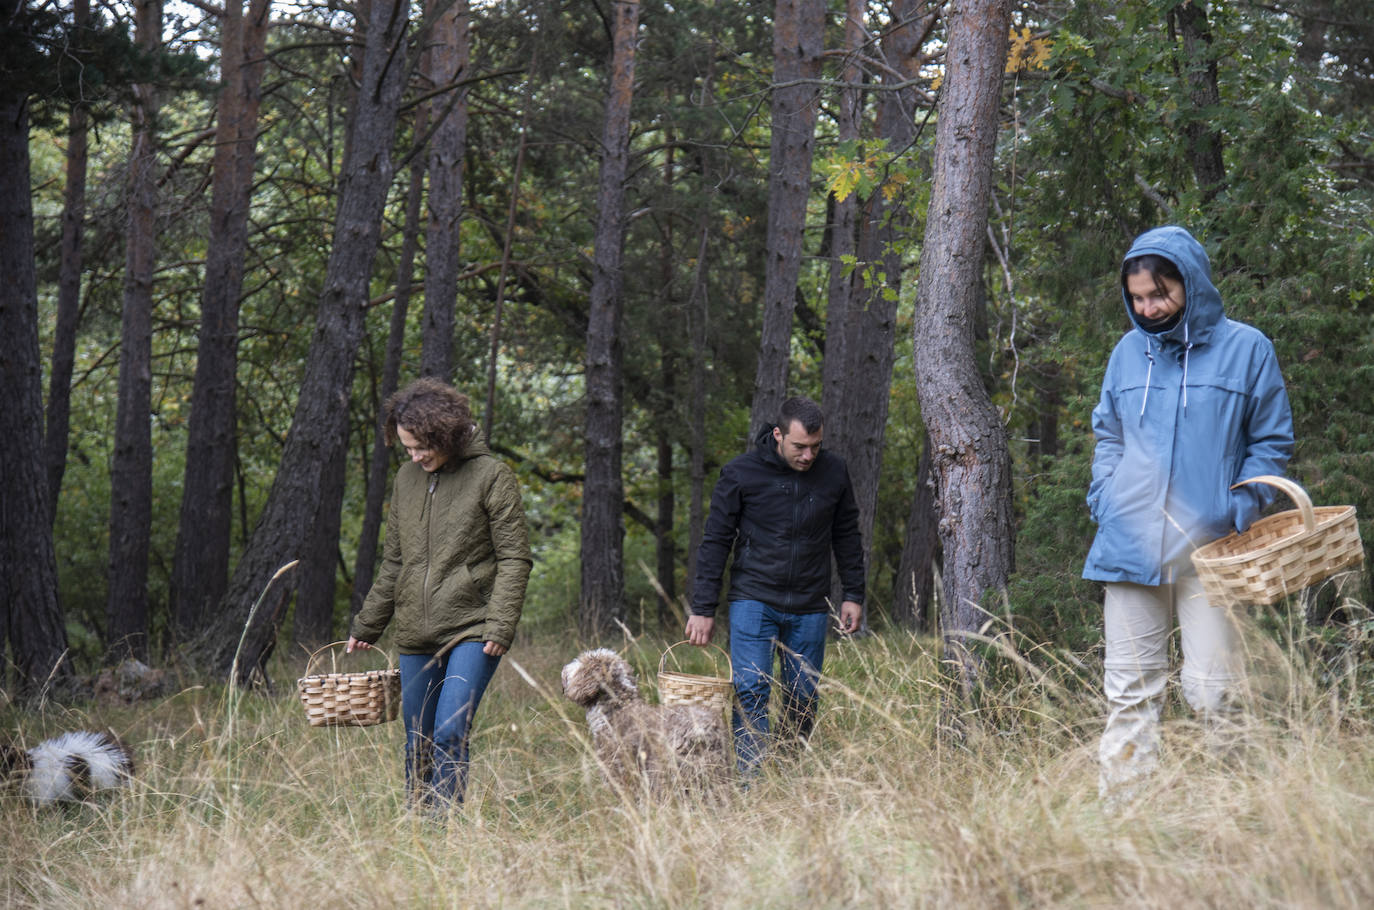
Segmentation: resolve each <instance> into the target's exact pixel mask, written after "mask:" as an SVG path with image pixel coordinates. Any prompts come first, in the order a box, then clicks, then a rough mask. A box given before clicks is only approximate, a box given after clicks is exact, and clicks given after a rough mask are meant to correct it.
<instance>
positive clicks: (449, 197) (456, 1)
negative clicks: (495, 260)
mask: <svg viewBox="0 0 1374 910" xmlns="http://www.w3.org/2000/svg"><path fill="white" fill-rule="evenodd" d="M439 7H442V11H441V12H440V13H439V16H438V20H437V21H436V22H435V24H434V30H433V33H432V35H431V41H430V47H429V49H428V50H427V52H426V56H427V57H428V66H427V67H426V69H427V71H428V75H429V78H430V81H431V82H432V84H433V85H434V86H435V87H438V86H443V85H448V84H451V83H453V82H456V81H457V80H458V79H460V78H462V77H463V76H465V75H466V74H467V67H468V55H469V47H470V41H469V33H468V5H467V0H431V11H433V10H434V9H435V8H439ZM450 92H451V94H444V95H439V96H438V97H437V98H435V99H434V100H433V101H432V102H431V109H432V111H433V112H434V114H435V116H437V117H438V118H439V119H438V125H437V127H436V129H435V131H434V135H433V137H431V139H430V146H429V229H428V231H427V234H426V241H425V312H424V330H423V343H422V345H421V350H420V374H421V375H422V376H437V377H438V378H440V379H443V380H444V381H445V382H449V381H452V379H453V326H454V311H455V310H456V309H457V305H458V269H459V267H460V266H461V264H462V263H461V262H460V261H459V259H458V255H459V226H460V222H461V221H462V218H463V155H464V154H465V150H466V147H467V133H468V102H467V96H468V90H467V88H466V87H465V86H459V87H457V88H454V89H451V90H450Z"/></svg>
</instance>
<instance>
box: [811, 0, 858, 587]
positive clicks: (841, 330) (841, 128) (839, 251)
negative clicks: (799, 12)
mask: <svg viewBox="0 0 1374 910" xmlns="http://www.w3.org/2000/svg"><path fill="white" fill-rule="evenodd" d="M845 5H846V10H845V20H844V48H845V52H846V53H847V54H849V55H850V56H849V57H848V58H847V63H846V65H845V67H844V69H843V70H842V71H841V78H842V79H843V80H844V82H845V83H846V84H849V85H853V84H856V83H858V82H859V80H860V79H861V78H862V76H863V71H862V70H860V69H859V66H858V63H857V60H858V54H859V53H860V52H861V49H862V48H863V45H864V36H865V29H864V10H865V9H866V8H867V6H868V4H867V2H866V0H846V4H845ZM863 98H864V93H863V90H862V89H859V88H844V89H841V90H840V92H839V105H838V115H837V118H836V120H837V123H836V127H837V130H838V133H837V138H838V139H839V141H840V142H857V141H858V140H859V138H860V129H859V125H860V121H861V119H862V115H863ZM858 206H859V201H858V198H857V197H856V196H855V194H854V193H850V194H849V195H848V196H846V197H845V198H843V199H837V198H835V196H834V194H831V196H830V199H829V200H828V205H827V209H828V211H829V218H828V219H827V225H826V238H827V242H826V250H825V258H827V259H829V260H830V275H829V282H828V285H827V292H826V308H825V360H824V363H823V364H822V367H821V403H822V405H823V406H824V408H825V415H826V418H825V423H826V426H825V435H826V440H827V444H830V445H833V444H834V443H835V442H837V441H839V440H841V439H843V438H845V437H844V426H843V423H844V416H845V412H844V401H845V389H846V388H847V385H848V378H847V377H846V375H845V369H846V354H845V351H846V349H847V347H846V344H845V332H846V331H847V330H848V328H849V325H848V323H849V307H850V304H851V302H852V300H853V296H854V284H855V282H856V281H857V280H858V275H857V269H856V266H855V264H854V262H853V261H849V262H846V261H845V260H846V258H848V259H849V260H853V258H854V256H855V248H856V230H855V218H856V215H857V212H858ZM837 589H838V582H837V583H836V590H837ZM832 594H833V591H832Z"/></svg>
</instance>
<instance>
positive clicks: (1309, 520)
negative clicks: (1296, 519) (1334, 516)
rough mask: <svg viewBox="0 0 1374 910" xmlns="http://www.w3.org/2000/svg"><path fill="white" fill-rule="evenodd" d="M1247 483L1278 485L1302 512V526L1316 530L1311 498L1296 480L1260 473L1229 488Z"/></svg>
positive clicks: (1315, 517)
mask: <svg viewBox="0 0 1374 910" xmlns="http://www.w3.org/2000/svg"><path fill="white" fill-rule="evenodd" d="M1247 483H1262V484H1267V485H1269V486H1271V487H1278V488H1279V489H1280V490H1282V491H1283V492H1285V493H1287V494H1288V498H1289V499H1291V500H1293V503H1294V504H1295V505H1296V506H1297V507H1298V509H1299V511H1301V512H1302V524H1303V527H1305V528H1306V529H1307V531H1308V533H1311V532H1312V531H1315V530H1317V514H1316V512H1314V511H1313V510H1312V498H1311V497H1310V496H1308V495H1307V491H1306V490H1304V489H1303V488H1302V486H1301V485H1299V484H1298V483H1297V482H1296V481H1293V480H1289V479H1288V478H1287V477H1278V476H1276V475H1274V474H1260V475H1259V476H1257V477H1251V478H1249V479H1247V480H1240V481H1237V482H1236V483H1233V484H1231V489H1233V490H1234V489H1235V488H1236V487H1239V486H1242V485H1244V484H1247Z"/></svg>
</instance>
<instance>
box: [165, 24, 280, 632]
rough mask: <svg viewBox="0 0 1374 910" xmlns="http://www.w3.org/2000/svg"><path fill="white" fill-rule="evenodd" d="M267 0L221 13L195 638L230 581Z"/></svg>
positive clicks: (192, 575) (186, 487)
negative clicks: (242, 310) (244, 301)
mask: <svg viewBox="0 0 1374 910" xmlns="http://www.w3.org/2000/svg"><path fill="white" fill-rule="evenodd" d="M270 7H271V2H270V0H251V2H250V3H249V5H248V9H247V11H246V15H245V10H244V5H243V0H230V2H229V3H228V4H227V6H226V7H225V14H224V17H223V19H222V20H221V22H222V24H221V33H222V35H223V38H222V46H221V48H220V71H221V74H222V78H221V90H220V94H219V99H218V107H217V110H216V118H215V121H216V122H215V157H214V164H213V168H214V183H213V186H212V188H211V197H210V238H209V244H208V247H207V252H206V256H205V288H204V290H203V292H202V294H201V302H200V339H199V344H198V346H197V349H196V375H195V383H194V385H193V387H192V390H191V414H190V418H189V419H188V421H187V434H186V471H185V476H184V479H183V481H182V492H181V512H180V519H179V522H178V525H177V543H176V553H175V556H174V557H173V563H172V583H171V600H172V620H173V623H174V628H175V631H176V636H177V639H178V640H179V641H187V640H189V639H191V638H192V637H193V636H194V635H195V634H196V633H197V632H199V631H200V630H201V628H202V627H203V625H204V624H205V622H206V620H207V619H208V618H209V616H210V611H211V608H212V605H214V604H216V603H218V602H219V600H220V598H221V597H223V596H224V591H225V588H226V586H227V585H228V582H229V551H230V549H231V536H232V529H233V505H234V501H233V500H234V453H235V449H236V447H237V435H236V431H235V427H236V423H237V420H236V417H237V415H236V408H237V394H236V392H237V373H238V330H239V299H240V297H241V296H242V294H243V269H244V258H245V257H246V255H247V252H248V213H249V209H250V208H251V206H252V198H253V172H254V163H255V160H256V154H255V150H256V143H257V129H258V110H259V108H260V106H261V101H262V75H263V69H264V57H263V50H264V48H265V47H266V41H267V29H268V21H269V11H270Z"/></svg>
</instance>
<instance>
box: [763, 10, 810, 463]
mask: <svg viewBox="0 0 1374 910" xmlns="http://www.w3.org/2000/svg"><path fill="white" fill-rule="evenodd" d="M824 49H825V0H777V4H776V5H775V6H774V12H773V85H774V88H773V99H772V103H771V111H772V143H771V152H770V156H769V161H768V235H767V241H766V248H767V252H766V257H767V258H766V260H765V263H764V287H763V327H762V331H761V334H760V338H759V360H758V367H757V370H756V372H755V374H754V400H753V404H752V405H751V407H750V422H751V428H750V430H751V431H750V438H751V439H752V437H753V435H754V432H755V431H757V430H758V429H760V428H762V427H764V426H768V425H771V424H772V423H773V422H774V421H775V420H776V419H777V415H778V409H779V408H780V407H781V406H782V402H783V400H784V399H785V398H786V397H787V389H788V364H789V360H790V357H789V355H790V353H791V349H792V314H793V312H794V311H795V309H796V293H797V278H798V276H799V275H800V273H801V251H802V239H803V238H802V235H803V232H804V230H805V228H806V203H807V199H808V198H809V197H810V194H811V158H812V151H813V149H814V146H815V130H816V109H817V107H818V106H819V104H820V89H819V86H818V85H817V84H816V82H814V81H804V80H817V79H819V78H820V74H821V54H822V52H823V51H824Z"/></svg>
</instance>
